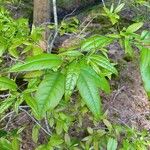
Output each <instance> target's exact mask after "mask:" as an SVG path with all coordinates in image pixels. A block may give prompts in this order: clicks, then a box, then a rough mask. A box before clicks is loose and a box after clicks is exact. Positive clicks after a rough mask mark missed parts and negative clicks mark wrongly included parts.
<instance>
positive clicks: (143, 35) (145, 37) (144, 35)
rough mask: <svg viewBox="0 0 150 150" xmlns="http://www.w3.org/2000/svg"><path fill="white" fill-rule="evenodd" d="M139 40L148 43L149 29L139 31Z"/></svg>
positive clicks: (149, 37) (149, 40)
mask: <svg viewBox="0 0 150 150" xmlns="http://www.w3.org/2000/svg"><path fill="white" fill-rule="evenodd" d="M141 40H142V42H143V43H148V44H149V43H150V31H146V30H144V31H143V32H142V33H141Z"/></svg>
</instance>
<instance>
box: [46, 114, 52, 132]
mask: <svg viewBox="0 0 150 150" xmlns="http://www.w3.org/2000/svg"><path fill="white" fill-rule="evenodd" d="M45 125H46V128H47V131H48V132H49V133H51V130H50V127H49V123H48V119H47V114H46V117H45Z"/></svg>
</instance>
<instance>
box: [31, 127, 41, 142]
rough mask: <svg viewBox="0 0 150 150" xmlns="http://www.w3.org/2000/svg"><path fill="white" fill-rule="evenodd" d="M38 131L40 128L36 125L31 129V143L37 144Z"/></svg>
mask: <svg viewBox="0 0 150 150" xmlns="http://www.w3.org/2000/svg"><path fill="white" fill-rule="evenodd" d="M39 129H40V127H39V126H38V125H35V126H34V127H33V129H32V140H33V142H35V143H37V142H38V137H39Z"/></svg>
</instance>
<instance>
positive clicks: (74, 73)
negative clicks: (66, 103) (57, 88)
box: [65, 62, 80, 100]
mask: <svg viewBox="0 0 150 150" xmlns="http://www.w3.org/2000/svg"><path fill="white" fill-rule="evenodd" d="M79 72H80V68H79V66H78V64H77V63H76V62H73V63H71V64H70V65H69V67H68V70H67V76H66V84H65V85H66V86H65V99H66V100H68V99H69V98H70V96H71V94H72V92H73V90H74V88H75V86H76V83H77V80H78V76H79Z"/></svg>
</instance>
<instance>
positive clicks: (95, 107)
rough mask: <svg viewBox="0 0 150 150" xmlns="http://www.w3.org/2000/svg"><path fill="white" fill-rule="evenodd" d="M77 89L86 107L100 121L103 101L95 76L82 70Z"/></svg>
mask: <svg viewBox="0 0 150 150" xmlns="http://www.w3.org/2000/svg"><path fill="white" fill-rule="evenodd" d="M77 87H78V90H79V92H80V95H81V97H82V98H83V100H84V101H85V103H86V105H87V106H88V108H89V109H90V111H91V112H92V113H93V115H94V116H95V117H96V118H97V119H98V118H99V117H100V114H101V101H100V95H99V90H98V87H97V85H96V84H95V81H94V79H93V76H92V75H91V74H89V73H87V72H86V71H85V70H81V72H80V75H79V79H78V81H77Z"/></svg>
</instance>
